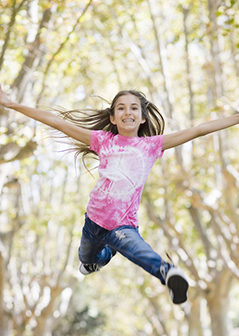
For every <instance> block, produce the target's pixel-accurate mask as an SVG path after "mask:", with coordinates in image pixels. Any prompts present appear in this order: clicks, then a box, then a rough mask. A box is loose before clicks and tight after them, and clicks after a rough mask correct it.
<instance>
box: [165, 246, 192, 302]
mask: <svg viewBox="0 0 239 336" xmlns="http://www.w3.org/2000/svg"><path fill="white" fill-rule="evenodd" d="M166 255H167V257H168V258H169V260H170V261H171V264H169V263H165V262H164V261H162V265H161V266H160V273H161V274H162V277H163V279H164V281H165V285H166V286H167V287H168V289H169V295H170V297H171V299H172V301H173V303H175V304H181V303H183V302H185V301H187V297H188V286H189V285H188V281H187V278H186V276H185V274H184V272H183V270H181V269H180V268H177V267H175V265H174V263H173V261H172V259H171V258H170V256H169V255H168V254H167V253H166ZM165 264H167V265H168V266H167V270H168V271H167V272H166V269H165Z"/></svg>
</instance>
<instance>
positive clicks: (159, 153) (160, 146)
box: [157, 135, 164, 158]
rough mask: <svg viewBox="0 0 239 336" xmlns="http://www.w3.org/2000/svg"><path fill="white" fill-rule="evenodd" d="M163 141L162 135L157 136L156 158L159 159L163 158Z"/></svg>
mask: <svg viewBox="0 0 239 336" xmlns="http://www.w3.org/2000/svg"><path fill="white" fill-rule="evenodd" d="M163 141H164V135H158V154H157V156H158V157H159V158H161V157H162V156H163V153H164V151H163Z"/></svg>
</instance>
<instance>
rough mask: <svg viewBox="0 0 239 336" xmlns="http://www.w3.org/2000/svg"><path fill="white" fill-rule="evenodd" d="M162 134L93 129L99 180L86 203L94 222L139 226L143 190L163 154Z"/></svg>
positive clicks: (105, 225)
mask: <svg viewBox="0 0 239 336" xmlns="http://www.w3.org/2000/svg"><path fill="white" fill-rule="evenodd" d="M163 138H164V137H163V135H156V136H151V137H125V136H122V135H119V134H117V135H114V134H112V133H111V132H104V131H92V132H91V144H90V149H91V150H93V151H95V152H96V153H97V154H98V156H99V161H100V163H99V168H98V169H99V180H98V181H97V183H96V185H95V187H94V188H93V190H92V191H91V193H90V201H89V204H88V206H87V215H88V217H89V218H90V219H91V220H92V221H93V222H95V223H96V224H98V225H99V226H101V227H103V228H105V229H107V230H112V229H114V228H117V227H119V226H122V225H131V226H133V227H137V226H138V219H137V211H138V209H139V204H140V198H141V194H142V191H143V187H144V184H145V180H146V178H147V176H148V174H149V172H150V170H151V168H152V166H153V164H154V163H155V161H156V160H157V158H159V157H161V156H162V155H163V151H162V146H163Z"/></svg>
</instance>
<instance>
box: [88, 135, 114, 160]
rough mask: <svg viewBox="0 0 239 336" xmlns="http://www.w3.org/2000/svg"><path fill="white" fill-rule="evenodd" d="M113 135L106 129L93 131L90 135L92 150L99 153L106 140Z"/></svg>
mask: <svg viewBox="0 0 239 336" xmlns="http://www.w3.org/2000/svg"><path fill="white" fill-rule="evenodd" d="M111 136H112V133H110V132H104V131H101V130H99V131H91V137H90V150H93V151H94V152H96V153H97V154H99V151H100V148H101V147H102V145H103V143H104V141H107V140H108V139H109V138H110V137H111Z"/></svg>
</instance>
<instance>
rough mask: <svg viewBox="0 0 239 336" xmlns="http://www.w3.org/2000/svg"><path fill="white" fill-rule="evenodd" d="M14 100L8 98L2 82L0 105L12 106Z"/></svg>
mask: <svg viewBox="0 0 239 336" xmlns="http://www.w3.org/2000/svg"><path fill="white" fill-rule="evenodd" d="M11 103H12V101H11V100H10V99H8V98H7V96H6V94H5V93H4V92H3V90H2V86H1V84H0V105H2V106H4V107H10V105H11Z"/></svg>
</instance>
